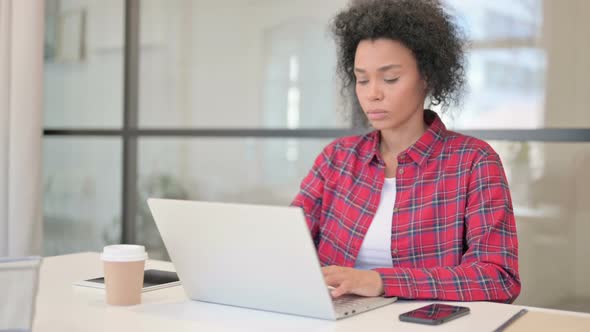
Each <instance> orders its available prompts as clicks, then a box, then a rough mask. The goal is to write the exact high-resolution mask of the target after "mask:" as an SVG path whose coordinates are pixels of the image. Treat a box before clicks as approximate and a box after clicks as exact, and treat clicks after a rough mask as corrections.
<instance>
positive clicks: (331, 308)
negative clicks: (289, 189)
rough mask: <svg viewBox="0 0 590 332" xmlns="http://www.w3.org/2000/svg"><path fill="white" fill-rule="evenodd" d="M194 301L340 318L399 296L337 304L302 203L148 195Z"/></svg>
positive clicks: (349, 297) (343, 300) (346, 300)
mask: <svg viewBox="0 0 590 332" xmlns="http://www.w3.org/2000/svg"><path fill="white" fill-rule="evenodd" d="M148 205H149V208H150V210H151V212H152V215H153V217H154V220H155V221H156V225H157V227H158V230H159V231H160V234H161V236H162V239H163V240H164V244H165V246H166V249H167V250H168V254H169V255H170V258H171V260H172V262H173V263H174V266H175V268H176V272H177V273H178V276H179V278H180V281H181V282H182V285H183V286H184V290H185V292H186V294H187V296H188V297H189V298H190V299H192V300H197V301H204V302H211V303H217V304H224V305H231V306H237V307H243V308H251V309H258V310H265V311H272V312H279V313H286V314H292V315H300V316H307V317H315V318H321V319H328V320H336V319H341V318H345V317H350V316H353V315H356V314H359V313H361V312H365V311H368V310H371V309H375V308H378V307H381V306H384V305H387V304H390V303H393V302H395V301H396V298H394V297H391V298H385V297H361V296H354V295H347V296H344V297H340V298H338V299H335V301H333V299H332V297H331V295H330V293H329V290H328V288H327V286H326V284H325V282H324V278H323V275H322V272H321V267H320V263H319V260H318V258H317V254H316V250H315V247H314V244H313V241H312V238H311V236H310V233H309V230H308V228H307V224H306V222H305V217H304V214H303V211H302V210H301V209H300V208H297V207H278V206H260V205H246V204H228V203H211V202H197V201H181V200H168V199H154V198H150V199H148Z"/></svg>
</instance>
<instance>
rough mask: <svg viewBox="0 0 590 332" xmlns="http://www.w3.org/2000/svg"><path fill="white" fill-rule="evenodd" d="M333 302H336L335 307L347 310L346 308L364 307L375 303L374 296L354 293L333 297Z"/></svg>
mask: <svg viewBox="0 0 590 332" xmlns="http://www.w3.org/2000/svg"><path fill="white" fill-rule="evenodd" d="M332 303H334V307H336V309H338V310H343V309H344V310H346V309H350V310H352V309H358V308H363V307H369V306H371V305H373V304H375V298H374V297H364V296H354V295H344V296H341V297H339V298H337V299H332Z"/></svg>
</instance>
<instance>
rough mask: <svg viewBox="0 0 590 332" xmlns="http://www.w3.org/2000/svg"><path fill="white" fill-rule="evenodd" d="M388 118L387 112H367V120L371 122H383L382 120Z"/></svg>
mask: <svg viewBox="0 0 590 332" xmlns="http://www.w3.org/2000/svg"><path fill="white" fill-rule="evenodd" d="M386 116H387V112H386V111H381V110H375V111H368V112H367V118H369V120H381V119H383V118H385V117H386Z"/></svg>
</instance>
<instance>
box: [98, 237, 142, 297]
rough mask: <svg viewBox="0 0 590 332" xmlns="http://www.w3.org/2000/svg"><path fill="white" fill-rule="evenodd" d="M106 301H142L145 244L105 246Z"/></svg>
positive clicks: (103, 258) (103, 259)
mask: <svg viewBox="0 0 590 332" xmlns="http://www.w3.org/2000/svg"><path fill="white" fill-rule="evenodd" d="M101 259H102V261H103V264H104V281H105V289H106V302H107V304H111V305H135V304H139V303H141V288H142V286H143V271H144V269H145V261H146V259H147V253H146V252H145V247H144V246H139V245H130V244H120V245H112V246H106V247H104V250H103V253H102V255H101Z"/></svg>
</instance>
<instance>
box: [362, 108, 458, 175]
mask: <svg viewBox="0 0 590 332" xmlns="http://www.w3.org/2000/svg"><path fill="white" fill-rule="evenodd" d="M424 121H425V122H426V123H427V124H429V127H428V129H427V130H426V132H425V133H424V134H423V135H422V136H421V137H420V138H419V139H418V140H417V141H416V142H415V143H414V144H412V145H411V146H410V147H408V148H407V149H406V150H405V151H404V152H402V153H400V154H399V156H398V160H399V159H400V158H401V159H403V158H405V156H406V155H407V156H408V157H409V158H410V159H411V160H413V161H414V162H415V163H416V164H417V165H418V166H419V167H422V166H423V165H424V164H425V163H426V161H427V160H428V159H429V158H431V157H436V155H438V153H439V152H440V150H441V149H440V147H441V146H442V143H443V140H444V137H445V136H446V135H447V128H446V127H445V125H444V123H443V122H442V121H441V119H440V117H439V116H438V114H436V113H435V112H433V111H431V110H425V111H424ZM366 138H367V141H366V144H367V145H365V146H367V149H362V151H366V153H365V155H364V156H362V157H361V159H362V161H363V162H364V163H369V162H371V161H372V160H375V161H377V162H378V163H383V161H382V159H381V154H380V152H379V143H380V141H381V135H380V133H379V130H373V131H372V132H370V133H368V134H367V136H366Z"/></svg>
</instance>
